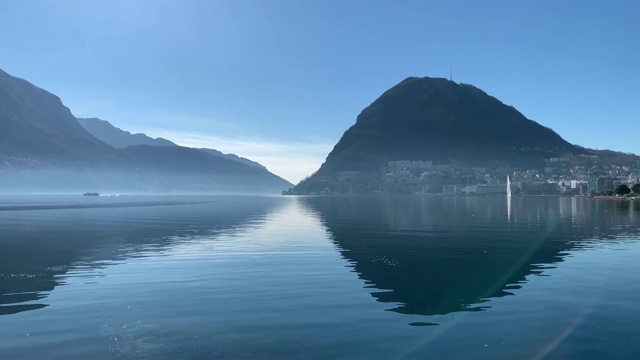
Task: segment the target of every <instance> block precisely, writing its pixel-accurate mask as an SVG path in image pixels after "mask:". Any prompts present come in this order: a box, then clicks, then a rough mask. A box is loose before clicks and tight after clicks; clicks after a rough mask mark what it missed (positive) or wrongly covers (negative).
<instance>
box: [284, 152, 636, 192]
mask: <svg viewBox="0 0 640 360" xmlns="http://www.w3.org/2000/svg"><path fill="white" fill-rule="evenodd" d="M507 177H509V178H510V183H511V192H512V194H513V195H573V196H579V195H581V196H595V195H616V194H618V195H625V194H628V193H631V192H632V189H633V190H634V191H633V192H634V194H637V193H639V192H640V161H636V162H635V163H633V164H628V165H614V164H603V163H602V162H601V161H600V159H599V157H598V156H596V155H585V154H580V155H573V154H567V155H564V156H562V157H553V158H548V159H545V161H544V167H542V168H539V169H519V168H515V167H494V168H489V167H468V166H465V165H464V164H456V163H450V164H446V165H435V164H433V162H432V161H431V160H394V161H389V162H388V163H387V166H386V167H382V168H381V169H380V171H379V172H378V173H377V174H371V173H364V172H360V171H341V172H338V173H337V174H336V177H335V179H331V180H329V179H324V180H322V181H323V182H325V183H326V184H325V185H326V186H324V187H323V188H322V190H321V191H319V192H317V193H315V194H317V195H321V194H322V195H330V194H358V193H382V194H443V195H501V194H505V193H506V191H507V190H506V186H507ZM284 193H285V194H287V193H289V194H291V192H286V191H285V192H284ZM312 194H314V193H312Z"/></svg>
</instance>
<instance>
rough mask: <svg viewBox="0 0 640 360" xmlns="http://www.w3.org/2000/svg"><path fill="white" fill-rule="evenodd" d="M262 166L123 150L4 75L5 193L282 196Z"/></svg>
mask: <svg viewBox="0 0 640 360" xmlns="http://www.w3.org/2000/svg"><path fill="white" fill-rule="evenodd" d="M289 186H291V184H290V183H289V182H288V181H286V180H284V179H282V178H280V177H278V176H276V175H274V174H271V173H270V172H268V171H267V170H266V169H264V168H259V167H256V166H248V165H245V164H243V163H241V162H239V161H236V160H229V159H227V158H224V157H220V156H214V155H210V154H208V153H206V152H203V151H200V150H196V149H190V148H184V147H180V146H149V145H133V146H129V147H126V148H123V149H115V148H114V147H112V146H110V145H108V144H105V143H104V142H103V141H100V140H99V139H97V138H96V137H94V136H93V135H91V134H90V133H89V132H87V131H86V130H85V129H84V128H83V127H82V126H81V125H80V124H79V123H78V121H77V120H76V118H75V117H74V116H73V114H72V113H71V111H70V110H69V109H68V108H67V107H65V106H64V105H63V104H62V102H61V101H60V98H58V97H57V96H55V95H53V94H51V93H49V92H47V91H45V90H43V89H40V88H38V87H36V86H34V85H32V84H30V83H29V82H27V81H26V80H23V79H20V78H16V77H13V76H11V75H9V74H7V73H6V72H3V71H0V189H1V190H2V191H3V192H15V191H29V192H33V191H37V192H51V191H53V192H57V191H72V192H77V191H83V192H84V191H88V190H91V191H101V192H104V191H108V192H155V193H166V192H212V193H221V192H234V193H280V192H281V191H282V190H283V189H286V188H288V187H289Z"/></svg>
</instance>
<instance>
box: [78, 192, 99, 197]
mask: <svg viewBox="0 0 640 360" xmlns="http://www.w3.org/2000/svg"><path fill="white" fill-rule="evenodd" d="M82 195H84V196H100V194H98V193H97V192H88V193H84V194H82Z"/></svg>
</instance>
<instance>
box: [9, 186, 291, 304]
mask: <svg viewBox="0 0 640 360" xmlns="http://www.w3.org/2000/svg"><path fill="white" fill-rule="evenodd" d="M35 199H37V201H31V202H25V201H24V200H23V198H20V202H19V203H15V204H13V203H11V201H10V200H9V201H8V200H7V199H4V201H3V202H2V203H0V204H1V205H0V231H1V233H0V234H1V236H0V316H1V315H8V314H14V313H18V312H22V311H28V310H35V309H41V308H43V307H46V306H47V304H46V300H44V299H45V298H46V297H47V294H48V293H49V292H51V291H52V290H54V288H55V287H57V286H60V285H64V284H65V275H69V274H70V273H74V272H77V273H78V274H82V275H81V276H83V277H87V278H90V277H91V276H99V275H98V273H97V270H99V269H100V268H101V267H104V266H107V265H110V264H113V263H114V262H118V261H121V260H125V259H128V258H134V257H141V256H145V254H147V253H150V252H151V253H159V252H162V250H163V249H165V248H168V247H170V246H172V245H174V244H175V243H178V242H180V241H183V240H185V239H190V238H192V237H194V236H198V235H205V234H215V233H217V232H222V231H230V230H231V229H234V228H237V227H239V226H242V225H244V224H246V223H248V222H251V221H253V220H255V219H258V218H260V217H261V216H264V215H265V214H266V213H269V212H270V211H273V208H274V207H275V206H276V205H277V204H278V201H277V200H278V199H276V198H269V197H248V196H247V197H242V196H239V197H215V198H211V197H210V198H209V199H207V198H206V197H204V199H203V198H201V197H188V196H187V197H179V196H165V197H119V198H116V197H110V198H104V197H102V198H89V199H87V198H80V199H77V198H74V197H50V198H44V199H41V198H38V197H36V198H35ZM92 274H94V275H92ZM43 301H44V302H43Z"/></svg>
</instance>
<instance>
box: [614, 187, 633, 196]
mask: <svg viewBox="0 0 640 360" xmlns="http://www.w3.org/2000/svg"><path fill="white" fill-rule="evenodd" d="M629 193H631V189H629V187H628V186H627V185H625V184H620V185H618V186H617V187H616V195H626V194H629Z"/></svg>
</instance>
